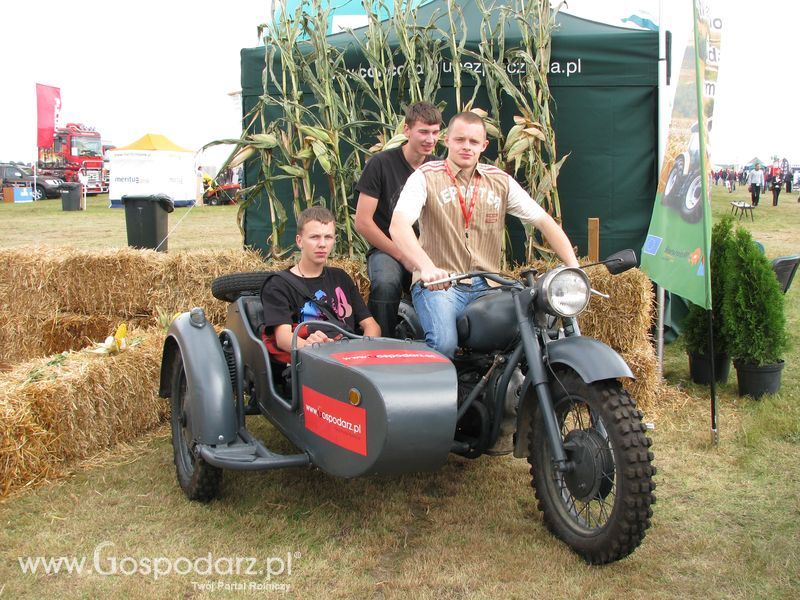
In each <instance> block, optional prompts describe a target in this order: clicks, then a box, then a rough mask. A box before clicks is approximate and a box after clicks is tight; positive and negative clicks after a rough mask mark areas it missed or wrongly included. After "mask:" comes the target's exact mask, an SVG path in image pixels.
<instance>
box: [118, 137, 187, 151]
mask: <svg viewBox="0 0 800 600" xmlns="http://www.w3.org/2000/svg"><path fill="white" fill-rule="evenodd" d="M114 150H171V151H173V152H191V150H187V149H186V148H181V147H180V146H178V145H177V144H175V143H173V142H172V141H170V140H169V139H168V138H166V137H165V136H163V135H160V134H158V133H147V134H145V135H143V136H142V137H140V138H139V139H138V140H136V141H135V142H133V143H132V144H128V145H127V146H123V147H122V148H114Z"/></svg>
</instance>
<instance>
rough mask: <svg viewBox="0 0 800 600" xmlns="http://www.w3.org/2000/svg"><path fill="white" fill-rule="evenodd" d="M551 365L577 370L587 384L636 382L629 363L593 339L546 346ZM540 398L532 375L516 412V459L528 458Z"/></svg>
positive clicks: (528, 378)
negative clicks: (529, 442) (618, 380)
mask: <svg viewBox="0 0 800 600" xmlns="http://www.w3.org/2000/svg"><path fill="white" fill-rule="evenodd" d="M545 356H546V360H547V363H548V365H550V366H551V367H552V366H553V365H564V366H565V367H568V368H570V369H572V370H573V371H575V372H576V373H577V374H578V375H579V376H580V378H581V379H583V380H584V381H585V382H586V383H592V382H594V381H601V380H603V379H616V378H617V377H629V378H631V379H636V377H635V376H634V374H633V372H632V371H631V369H630V367H629V366H628V365H627V363H626V362H625V361H624V360H622V357H621V356H620V355H619V354H617V352H616V351H615V350H614V349H613V348H611V347H610V346H608V345H606V344H604V343H603V342H601V341H598V340H596V339H594V338H590V337H583V336H574V337H568V338H561V339H560V340H555V341H554V342H550V343H549V344H547V346H546V347H545ZM537 406H538V399H537V398H536V393H535V392H534V389H533V384H532V383H531V379H530V373H529V374H528V375H527V376H526V377H525V382H524V383H523V384H522V391H521V393H520V404H519V409H518V411H517V438H516V443H515V445H514V456H515V457H517V458H522V457H525V456H528V436H529V435H530V423H531V417H532V416H533V415H534V414H535V413H536V409H537Z"/></svg>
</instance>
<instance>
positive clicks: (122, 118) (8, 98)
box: [0, 0, 800, 163]
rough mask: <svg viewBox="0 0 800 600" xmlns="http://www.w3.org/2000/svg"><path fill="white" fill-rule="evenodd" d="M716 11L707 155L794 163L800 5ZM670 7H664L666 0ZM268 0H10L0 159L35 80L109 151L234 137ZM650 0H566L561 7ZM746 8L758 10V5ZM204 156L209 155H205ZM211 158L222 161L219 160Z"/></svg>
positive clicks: (24, 122) (32, 100) (799, 135)
mask: <svg viewBox="0 0 800 600" xmlns="http://www.w3.org/2000/svg"><path fill="white" fill-rule="evenodd" d="M717 2H718V3H720V4H721V9H722V11H723V12H722V15H723V18H724V29H723V34H722V62H721V67H720V76H719V86H718V93H717V98H716V106H715V114H714V132H713V139H712V161H713V162H715V163H721V162H733V161H747V160H749V159H750V158H751V157H753V156H756V155H757V156H759V157H761V158H762V159H765V160H766V159H769V157H770V156H771V155H773V154H777V155H779V156H780V157H784V156H785V157H787V158H788V159H789V160H790V161H791V162H793V163H800V127H798V125H797V118H798V115H797V106H798V99H797V98H796V97H795V92H794V90H795V89H796V88H797V86H796V84H795V82H797V81H798V80H799V79H800V64H798V61H797V57H798V56H800V51H798V49H797V47H798V46H797V41H796V31H797V30H798V28H800V3H795V2H793V1H790V0H761V1H760V2H757V3H752V2H744V1H743V0H725V1H721V0H717ZM665 3H666V4H670V3H669V2H666V1H665ZM269 6H270V2H269V0H249V1H248V0H228V1H226V2H219V1H213V2H212V1H210V0H195V1H192V2H189V1H184V0H175V1H171V0H161V1H158V2H157V1H155V0H139V1H138V2H135V3H125V4H123V3H117V2H109V1H100V0H82V1H76V2H67V1H65V0H58V1H55V0H38V1H36V0H28V1H26V0H16V1H14V2H6V3H4V5H3V9H2V13H3V27H2V31H0V56H2V57H3V59H4V60H3V63H4V75H3V93H2V95H0V160H21V161H31V160H33V159H34V157H35V142H36V94H35V84H36V83H43V84H47V85H52V86H55V87H59V88H61V100H62V107H63V108H62V123H66V122H72V121H75V122H82V123H86V124H88V125H92V126H94V127H95V128H96V129H97V130H98V131H100V132H101V134H102V136H103V139H104V140H105V141H107V142H110V143H113V144H115V145H117V146H122V145H125V144H129V143H131V142H133V141H135V140H136V139H138V138H139V137H141V136H142V135H144V134H145V133H160V134H163V135H166V136H167V137H168V138H170V139H171V140H172V141H173V142H175V143H176V144H179V145H181V146H184V147H186V148H189V149H191V150H197V149H198V148H200V146H202V145H203V144H205V143H207V142H209V141H211V140H214V139H219V138H223V137H237V136H238V133H239V119H240V117H241V115H240V111H241V108H240V104H239V101H238V99H232V98H231V97H230V96H229V93H231V92H236V91H238V90H239V89H240V83H239V74H240V67H239V51H240V49H241V48H246V47H252V46H255V45H258V38H257V26H258V25H259V24H260V23H264V22H266V21H267V20H268V11H269ZM598 6H602V7H605V8H606V9H607V8H608V7H609V6H612V11H613V10H617V11H618V12H620V13H624V12H625V11H627V10H629V9H635V8H636V7H640V8H642V9H644V10H646V11H649V12H650V13H652V14H653V15H654V16H656V17H657V16H658V2H657V1H656V0H607V1H605V2H600V1H599V0H570V1H569V10H570V11H571V12H578V11H581V10H586V11H589V16H591V11H593V10H596V9H597V7H598ZM752 7H757V10H754V9H753V8H752ZM210 158H211V157H210ZM213 159H214V161H217V162H218V161H219V159H218V158H217V156H216V155H215V156H214V157H213Z"/></svg>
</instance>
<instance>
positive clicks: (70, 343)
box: [31, 313, 117, 356]
mask: <svg viewBox="0 0 800 600" xmlns="http://www.w3.org/2000/svg"><path fill="white" fill-rule="evenodd" d="M116 325H117V323H115V322H114V321H112V319H111V318H110V317H107V316H105V315H98V316H89V315H79V314H75V313H66V314H58V315H53V316H51V317H48V318H47V319H45V320H44V321H42V322H41V334H40V335H39V336H38V338H39V340H40V343H41V346H42V354H43V355H45V356H49V355H50V354H58V353H60V352H66V351H69V350H80V349H82V348H86V347H87V346H91V345H92V344H93V343H94V342H102V341H103V340H104V339H106V336H109V335H111V334H113V333H114V329H115V328H116ZM31 333H33V332H31Z"/></svg>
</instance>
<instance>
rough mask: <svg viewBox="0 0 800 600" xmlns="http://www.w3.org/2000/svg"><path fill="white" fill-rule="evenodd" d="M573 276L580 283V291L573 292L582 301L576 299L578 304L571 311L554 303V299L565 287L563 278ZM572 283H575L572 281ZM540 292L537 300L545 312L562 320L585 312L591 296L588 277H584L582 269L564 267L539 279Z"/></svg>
mask: <svg viewBox="0 0 800 600" xmlns="http://www.w3.org/2000/svg"><path fill="white" fill-rule="evenodd" d="M573 276H577V278H578V281H579V282H580V288H582V289H576V290H575V292H577V293H578V294H579V295H582V299H581V298H580V297H579V298H578V302H577V304H576V306H575V307H574V308H573V309H572V310H565V309H564V308H563V304H561V303H558V302H556V301H555V300H554V299H555V298H556V295H557V294H558V293H559V291H560V290H563V287H562V286H563V285H565V282H564V281H563V279H564V278H565V277H573ZM572 283H573V284H574V283H575V280H574V279H573V281H572ZM540 292H541V293H540V294H539V298H540V299H541V301H542V302H543V304H544V308H545V310H546V311H547V312H549V313H551V314H554V315H558V316H559V317H564V318H571V317H576V316H578V315H579V314H581V313H582V312H583V311H584V310H586V307H587V306H588V305H589V299H590V298H591V295H592V291H591V286H590V285H589V277H588V276H587V275H586V273H585V272H584V271H583V269H580V268H578V267H566V266H562V267H556V268H555V269H553V270H552V271H548V272H547V273H545V274H544V275H543V276H542V279H541V284H540Z"/></svg>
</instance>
